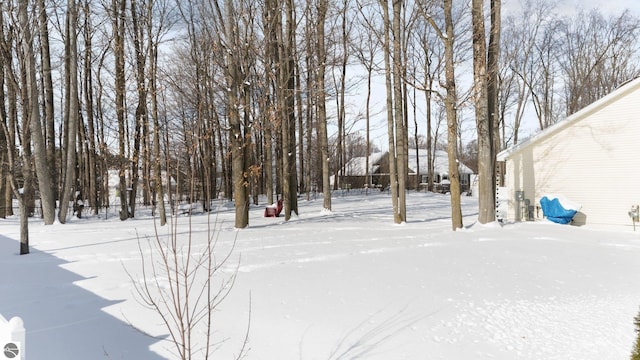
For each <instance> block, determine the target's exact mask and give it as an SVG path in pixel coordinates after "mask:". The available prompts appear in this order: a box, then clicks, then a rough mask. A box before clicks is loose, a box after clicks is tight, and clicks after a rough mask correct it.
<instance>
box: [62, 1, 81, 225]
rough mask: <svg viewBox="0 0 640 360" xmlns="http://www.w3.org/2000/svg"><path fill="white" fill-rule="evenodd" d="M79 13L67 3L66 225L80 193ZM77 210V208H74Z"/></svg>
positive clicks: (73, 4) (70, 3)
mask: <svg viewBox="0 0 640 360" xmlns="http://www.w3.org/2000/svg"><path fill="white" fill-rule="evenodd" d="M77 11H78V9H77V8H76V5H75V1H74V0H68V1H67V25H66V29H67V34H66V35H67V36H66V39H67V41H66V44H65V45H66V55H67V59H66V63H67V74H68V76H67V79H68V81H69V82H68V84H67V86H68V89H69V91H67V94H68V96H69V98H68V99H67V101H66V103H67V106H68V108H69V110H68V111H67V112H66V113H67V121H66V123H67V126H66V129H67V131H68V133H67V134H66V139H67V141H66V142H67V148H66V149H65V150H66V151H67V154H66V163H65V171H64V182H63V187H62V197H61V198H60V212H59V213H58V220H59V221H60V222H61V223H62V224H64V223H65V222H66V221H67V211H68V209H69V201H73V202H74V204H75V201H76V197H75V196H73V193H74V190H76V191H78V189H77V187H76V186H77V183H76V142H77V141H76V139H77V135H78V114H79V108H78V106H79V100H78V99H79V98H78V53H77V38H76V28H77ZM74 210H75V206H74Z"/></svg>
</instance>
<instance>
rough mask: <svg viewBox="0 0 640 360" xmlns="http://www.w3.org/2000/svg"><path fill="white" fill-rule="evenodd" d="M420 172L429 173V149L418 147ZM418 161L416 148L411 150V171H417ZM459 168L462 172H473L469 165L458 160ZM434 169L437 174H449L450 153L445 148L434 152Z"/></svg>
mask: <svg viewBox="0 0 640 360" xmlns="http://www.w3.org/2000/svg"><path fill="white" fill-rule="evenodd" d="M418 156H419V159H418V160H419V165H420V174H427V173H429V167H428V164H427V150H426V149H418ZM417 165H418V161H416V149H410V150H409V173H414V174H415V173H416V168H417ZM458 169H459V171H460V173H462V174H473V170H471V169H470V168H469V167H468V166H466V165H465V164H463V163H461V162H460V161H458ZM433 170H434V172H435V173H436V174H441V175H448V174H449V154H447V152H446V151H443V150H436V151H435V153H434V162H433Z"/></svg>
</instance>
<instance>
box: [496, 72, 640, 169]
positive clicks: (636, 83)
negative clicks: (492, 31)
mask: <svg viewBox="0 0 640 360" xmlns="http://www.w3.org/2000/svg"><path fill="white" fill-rule="evenodd" d="M636 87H640V77H636V78H634V79H631V80H628V81H626V82H624V83H622V84H621V85H620V86H618V87H617V88H616V89H615V90H613V91H612V92H610V93H609V94H607V95H605V96H603V97H601V98H600V99H598V100H596V101H594V102H592V103H591V104H589V105H587V106H585V107H583V108H582V109H580V110H578V111H577V112H575V113H573V114H571V115H569V116H567V117H566V118H565V119H564V120H561V121H559V122H557V123H555V124H553V125H551V126H549V127H548V128H546V129H544V130H542V131H540V132H538V133H537V134H535V135H533V136H531V137H529V138H528V139H526V140H524V141H523V142H520V143H518V144H516V145H513V146H511V147H509V148H507V149H505V150H502V151H501V152H499V153H498V154H497V155H496V159H497V160H498V161H505V160H506V159H507V158H509V157H510V156H511V155H513V154H515V153H517V152H519V151H520V150H522V149H524V148H526V147H528V146H529V145H531V144H534V143H536V142H538V141H540V140H541V139H544V138H546V137H549V136H551V135H552V134H554V133H556V132H558V131H560V130H562V129H564V128H565V127H567V126H569V125H571V124H573V123H574V122H577V121H578V120H580V119H583V118H584V117H586V116H587V115H589V114H590V113H593V112H595V111H596V110H599V109H601V108H602V107H604V106H605V105H606V104H608V103H610V102H611V101H613V100H615V99H618V98H620V97H621V96H623V95H624V94H626V93H627V92H630V91H632V90H633V89H634V88H636Z"/></svg>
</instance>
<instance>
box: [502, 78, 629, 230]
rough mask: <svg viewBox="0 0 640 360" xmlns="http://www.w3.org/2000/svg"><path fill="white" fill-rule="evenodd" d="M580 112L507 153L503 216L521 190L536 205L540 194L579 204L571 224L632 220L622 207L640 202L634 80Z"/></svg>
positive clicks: (512, 210)
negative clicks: (506, 194)
mask: <svg viewBox="0 0 640 360" xmlns="http://www.w3.org/2000/svg"><path fill="white" fill-rule="evenodd" d="M581 116H583V117H582V118H576V119H575V121H572V122H571V123H570V124H568V125H567V127H565V128H564V129H561V130H559V131H556V132H554V133H553V134H551V135H549V136H545V137H542V138H541V139H540V140H539V141H536V142H533V143H532V144H530V145H529V146H526V147H523V148H522V149H521V150H519V151H517V152H516V153H514V154H511V155H510V156H509V157H508V158H507V163H506V175H507V176H506V184H505V185H506V187H507V189H508V191H509V201H508V209H509V210H508V219H510V220H515V217H516V211H517V210H516V206H515V205H516V200H515V191H516V190H523V191H524V193H525V198H527V199H531V200H532V201H535V205H536V206H539V204H540V198H541V197H542V196H544V195H545V194H555V195H563V196H565V197H566V198H568V199H569V200H571V201H574V202H577V203H579V204H581V205H582V208H581V210H580V212H579V213H578V214H577V215H576V217H575V218H574V224H576V225H583V224H606V225H628V226H631V225H632V222H631V220H630V218H629V216H628V211H629V210H630V209H631V206H632V205H637V204H639V203H640V85H636V86H635V87H632V88H631V89H630V91H629V92H627V93H625V94H623V95H622V96H620V97H616V98H615V99H611V100H610V101H609V102H608V103H604V104H603V106H602V107H594V109H593V110H591V111H589V112H588V113H585V114H581ZM534 215H535V214H534ZM538 217H539V218H541V217H542V212H541V211H540V212H539V213H538Z"/></svg>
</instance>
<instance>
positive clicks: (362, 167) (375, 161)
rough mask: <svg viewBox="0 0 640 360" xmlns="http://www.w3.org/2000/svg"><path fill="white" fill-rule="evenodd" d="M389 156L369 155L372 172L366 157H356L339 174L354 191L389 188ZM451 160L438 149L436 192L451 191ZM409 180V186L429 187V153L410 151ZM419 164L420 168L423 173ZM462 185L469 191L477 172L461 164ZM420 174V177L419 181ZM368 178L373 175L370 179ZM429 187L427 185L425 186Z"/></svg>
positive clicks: (425, 151) (381, 153)
mask: <svg viewBox="0 0 640 360" xmlns="http://www.w3.org/2000/svg"><path fill="white" fill-rule="evenodd" d="M388 158H389V156H388V152H378V153H373V154H371V155H370V156H369V172H368V174H367V171H366V157H364V156H362V157H356V158H353V159H351V160H349V161H348V162H347V164H346V165H345V166H344V168H343V170H342V171H340V172H339V176H341V177H342V182H343V184H348V185H347V186H350V187H351V188H363V187H365V185H368V186H373V187H382V188H386V187H387V186H388V185H389V159H388ZM448 159H449V157H448V155H447V152H446V151H442V150H436V151H435V152H434V174H433V181H434V183H435V184H436V190H441V191H448V189H449V188H448V184H449V162H448V161H449V160H448ZM408 165H409V171H408V174H407V175H408V179H407V187H408V188H412V189H414V188H416V185H417V184H423V185H424V184H427V183H428V180H429V176H430V174H429V171H428V164H427V150H424V149H419V150H418V154H417V156H416V149H410V150H409V158H408ZM418 165H419V166H420V168H419V171H417V169H418ZM459 171H460V185H461V189H462V191H466V190H467V189H468V188H469V185H470V180H471V177H472V175H473V171H472V170H471V169H470V168H469V167H468V166H466V165H464V164H462V163H459ZM418 173H419V175H420V178H419V179H418ZM367 175H368V176H369V177H368V178H367ZM423 187H425V186H423Z"/></svg>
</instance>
